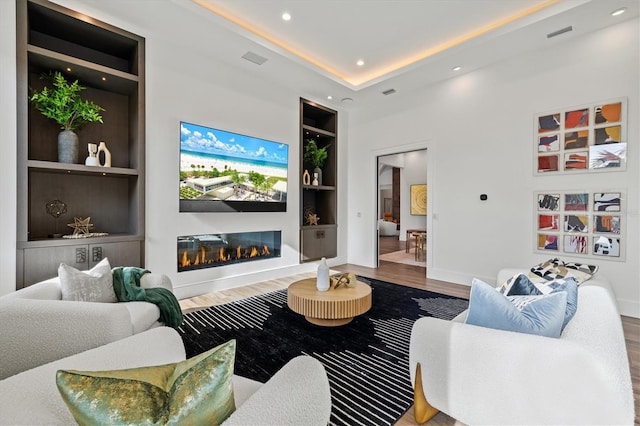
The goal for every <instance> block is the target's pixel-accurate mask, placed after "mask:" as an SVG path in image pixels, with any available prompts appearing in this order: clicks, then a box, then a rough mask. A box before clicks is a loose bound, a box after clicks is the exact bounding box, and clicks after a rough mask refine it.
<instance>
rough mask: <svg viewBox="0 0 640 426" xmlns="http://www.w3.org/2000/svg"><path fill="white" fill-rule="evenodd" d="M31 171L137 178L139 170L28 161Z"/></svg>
mask: <svg viewBox="0 0 640 426" xmlns="http://www.w3.org/2000/svg"><path fill="white" fill-rule="evenodd" d="M27 166H28V167H29V169H31V170H40V171H50V172H56V173H71V174H78V175H82V174H89V175H102V176H137V175H138V170H136V169H126V168H122V167H100V166H85V165H84V164H69V163H57V162H54V161H41V160H28V161H27Z"/></svg>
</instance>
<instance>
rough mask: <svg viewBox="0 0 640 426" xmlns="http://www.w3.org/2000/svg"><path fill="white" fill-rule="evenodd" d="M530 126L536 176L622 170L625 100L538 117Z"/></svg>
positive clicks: (625, 123) (625, 129) (625, 121)
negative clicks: (531, 126)
mask: <svg viewBox="0 0 640 426" xmlns="http://www.w3.org/2000/svg"><path fill="white" fill-rule="evenodd" d="M534 126H535V127H534V150H535V153H534V174H536V175H543V174H559V173H589V172H616V171H622V170H625V169H626V162H627V143H629V142H628V141H627V98H619V99H613V100H609V101H602V102H594V103H592V104H587V105H580V106H576V107H568V108H557V109H556V110H553V111H549V112H543V113H539V114H536V115H535V117H534Z"/></svg>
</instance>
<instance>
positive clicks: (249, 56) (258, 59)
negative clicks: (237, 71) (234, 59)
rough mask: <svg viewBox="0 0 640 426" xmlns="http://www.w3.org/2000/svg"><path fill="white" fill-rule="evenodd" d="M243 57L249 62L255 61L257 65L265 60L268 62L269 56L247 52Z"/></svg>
mask: <svg viewBox="0 0 640 426" xmlns="http://www.w3.org/2000/svg"><path fill="white" fill-rule="evenodd" d="M242 59H246V60H247V61H249V62H253V63H254V64H256V65H262V64H264V63H265V62H267V60H268V59H267V58H265V57H263V56H260V55H258V54H257V53H253V52H247V53H245V54H244V55H242Z"/></svg>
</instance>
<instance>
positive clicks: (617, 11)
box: [611, 7, 627, 16]
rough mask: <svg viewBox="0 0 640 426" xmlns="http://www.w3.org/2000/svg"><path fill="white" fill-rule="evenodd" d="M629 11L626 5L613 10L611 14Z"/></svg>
mask: <svg viewBox="0 0 640 426" xmlns="http://www.w3.org/2000/svg"><path fill="white" fill-rule="evenodd" d="M626 11H627V8H626V7H621V8H620V9H616V10H614V11H613V12H611V16H618V15H622V14H623V13H625V12H626Z"/></svg>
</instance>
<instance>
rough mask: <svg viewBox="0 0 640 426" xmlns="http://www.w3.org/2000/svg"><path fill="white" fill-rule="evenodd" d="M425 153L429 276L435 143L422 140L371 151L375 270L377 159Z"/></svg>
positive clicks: (377, 261)
mask: <svg viewBox="0 0 640 426" xmlns="http://www.w3.org/2000/svg"><path fill="white" fill-rule="evenodd" d="M421 150H426V151H427V165H426V167H427V188H429V189H428V191H427V206H428V207H427V217H426V219H427V221H426V222H427V256H426V261H427V262H426V266H427V267H426V270H427V277H428V275H429V268H432V267H433V259H434V256H433V242H434V240H435V237H436V232H435V229H434V224H433V219H434V218H437V213H435V212H436V210H434V202H433V200H434V199H435V194H436V191H437V188H435V187H434V186H435V185H434V183H435V171H436V170H435V169H436V166H435V165H436V147H435V143H434V142H433V141H431V140H422V141H418V142H415V143H410V144H405V145H397V146H393V147H387V148H381V149H376V150H372V151H371V164H372V165H373V167H372V169H373V170H375V177H374V179H372V181H373V182H375V195H374V199H375V208H374V209H372V210H373V223H374V225H373V230H372V232H373V234H374V235H375V244H373V245H372V247H371V253H370V256H371V257H372V258H373V264H374V265H375V267H376V268H378V267H379V266H380V247H379V235H378V210H379V208H380V200H379V196H380V191H379V189H378V157H380V156H385V155H393V154H402V153H406V152H411V151H421Z"/></svg>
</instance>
